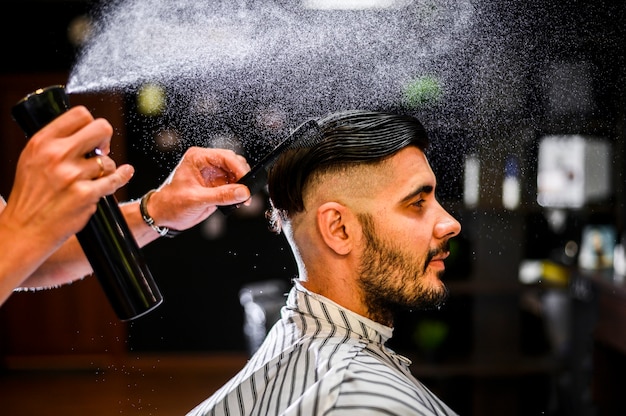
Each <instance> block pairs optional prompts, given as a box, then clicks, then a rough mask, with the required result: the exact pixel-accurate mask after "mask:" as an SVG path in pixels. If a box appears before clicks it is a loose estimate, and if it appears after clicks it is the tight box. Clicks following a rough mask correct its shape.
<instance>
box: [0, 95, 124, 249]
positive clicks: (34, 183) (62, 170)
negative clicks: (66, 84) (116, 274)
mask: <svg viewBox="0 0 626 416" xmlns="http://www.w3.org/2000/svg"><path fill="white" fill-rule="evenodd" d="M112 134H113V128H112V127H111V125H110V124H109V122H107V121H106V120H104V119H97V120H94V118H93V116H92V115H91V113H90V112H89V111H88V110H87V109H86V108H85V107H83V106H76V107H73V108H71V109H69V110H68V111H67V112H65V113H63V114H61V115H60V116H59V117H57V118H56V119H54V120H53V121H52V122H51V123H49V124H48V125H46V126H45V127H43V128H42V129H41V130H40V131H38V132H37V133H36V134H34V135H33V137H31V138H30V139H29V140H28V142H27V143H26V146H25V148H24V150H23V151H22V153H21V154H20V158H19V160H18V164H17V170H16V175H15V181H14V184H13V188H12V190H11V194H10V195H9V198H8V200H7V206H6V208H5V210H4V211H3V212H2V215H3V216H6V217H5V218H4V219H7V218H9V219H10V222H11V223H12V224H14V226H15V227H16V229H17V230H19V232H20V233H22V234H24V233H31V234H32V237H33V238H34V239H33V241H38V240H37V239H39V240H42V239H44V240H45V239H47V240H46V243H50V242H54V240H57V241H55V242H54V243H58V244H60V243H61V242H62V241H63V240H64V239H66V238H68V237H69V236H71V235H73V234H75V233H76V232H78V231H80V230H81V229H82V228H83V227H84V226H85V224H86V223H87V221H88V220H89V218H90V217H91V215H92V214H93V213H94V212H95V210H96V204H97V202H98V200H99V199H100V198H101V197H102V196H105V195H109V194H112V193H114V192H115V191H116V190H117V189H118V188H119V187H121V186H123V185H124V184H126V183H127V182H128V181H129V180H130V178H131V177H132V175H133V173H134V169H133V168H132V166H130V165H123V166H120V167H119V168H117V169H116V165H115V162H114V161H113V160H112V159H111V158H109V157H108V156H107V154H108V153H109V149H110V140H111V136H112ZM94 149H100V151H101V155H100V156H96V157H92V158H89V159H87V158H85V155H86V154H88V153H90V152H92V151H93V150H94Z"/></svg>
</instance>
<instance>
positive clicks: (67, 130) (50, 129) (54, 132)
mask: <svg viewBox="0 0 626 416" xmlns="http://www.w3.org/2000/svg"><path fill="white" fill-rule="evenodd" d="M93 120H94V118H93V116H92V115H91V113H90V112H89V110H87V108H86V107H84V106H81V105H79V106H76V107H72V108H70V109H69V110H67V111H66V112H64V113H63V114H61V115H59V116H58V117H57V118H55V119H54V120H53V121H52V122H50V123H48V124H47V125H46V126H44V127H43V128H42V129H41V130H40V132H42V133H45V134H47V135H50V136H52V137H68V136H71V135H73V134H74V133H76V132H77V131H78V130H80V129H82V128H83V127H85V126H86V125H88V124H89V123H91V122H92V121H93Z"/></svg>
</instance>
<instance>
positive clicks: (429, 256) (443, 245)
mask: <svg viewBox="0 0 626 416" xmlns="http://www.w3.org/2000/svg"><path fill="white" fill-rule="evenodd" d="M449 251H450V240H446V241H444V242H443V243H441V244H440V245H439V247H437V248H434V249H432V250H429V251H428V254H427V255H426V261H425V262H424V271H426V268H427V267H428V264H429V263H430V261H431V260H432V259H433V258H435V256H438V255H440V254H443V253H447V252H449Z"/></svg>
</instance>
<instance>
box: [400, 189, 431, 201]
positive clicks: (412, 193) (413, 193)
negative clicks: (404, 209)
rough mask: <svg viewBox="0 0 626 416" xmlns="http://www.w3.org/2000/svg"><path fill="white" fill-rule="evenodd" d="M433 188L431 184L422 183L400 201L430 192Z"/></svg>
mask: <svg viewBox="0 0 626 416" xmlns="http://www.w3.org/2000/svg"><path fill="white" fill-rule="evenodd" d="M434 189H435V187H434V186H432V185H422V186H420V187H419V188H417V189H415V190H414V191H413V192H411V193H410V194H408V195H407V196H405V197H404V198H402V201H401V202H402V203H406V202H409V201H410V200H411V199H413V198H415V197H416V196H417V195H419V194H424V193H425V194H431V193H432V192H433V190H434Z"/></svg>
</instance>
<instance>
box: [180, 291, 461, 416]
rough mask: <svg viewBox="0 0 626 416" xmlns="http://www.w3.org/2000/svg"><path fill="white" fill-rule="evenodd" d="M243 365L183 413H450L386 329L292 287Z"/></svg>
mask: <svg viewBox="0 0 626 416" xmlns="http://www.w3.org/2000/svg"><path fill="white" fill-rule="evenodd" d="M281 315H282V318H281V319H280V320H279V321H278V322H277V323H276V324H275V325H274V327H273V328H272V329H271V330H270V332H269V333H268V335H267V338H266V339H265V341H264V342H263V344H262V345H261V347H260V348H259V349H258V350H257V352H256V353H255V354H254V355H253V356H252V358H251V359H250V361H249V362H248V364H246V366H245V367H244V368H243V369H242V370H241V371H240V372H239V373H238V374H237V375H235V376H234V377H233V378H232V379H231V380H230V381H228V382H227V383H226V384H225V385H224V386H223V387H222V388H220V389H219V390H218V391H217V392H215V394H213V395H212V396H211V397H209V398H208V399H207V400H205V401H204V402H202V403H201V404H199V405H198V406H197V407H196V408H195V409H193V410H192V411H191V412H190V413H189V414H188V415H189V416H199V415H231V416H233V415H250V416H252V415H258V416H269V415H276V416H278V415H280V416H291V415H302V416H310V415H328V416H339V415H351V416H352V415H359V416H363V415H402V416H407V415H428V416H432V415H455V414H456V413H454V412H453V411H452V410H451V409H450V408H449V407H448V406H446V405H445V404H444V403H443V402H442V401H441V400H440V399H439V398H437V397H436V396H435V395H434V394H433V393H432V392H430V391H429V390H428V389H427V388H426V387H425V386H424V385H423V384H422V383H420V382H419V381H418V380H416V379H415V378H414V377H413V376H412V375H411V373H410V371H409V365H410V364H411V362H410V361H409V360H408V359H407V358H405V357H402V356H400V355H398V354H396V353H395V352H393V351H391V350H390V349H389V348H387V347H385V345H384V344H385V342H386V341H387V340H388V339H389V338H390V337H391V335H392V332H393V330H392V328H389V327H386V326H383V325H380V324H378V323H376V322H374V321H372V320H369V319H367V318H364V317H363V316H360V315H357V314H355V313H353V312H351V311H349V310H347V309H345V308H343V307H341V306H339V305H337V304H336V303H334V302H332V301H330V300H329V299H327V298H324V297H323V296H320V295H317V294H315V293H312V292H310V291H308V290H306V289H305V288H304V287H302V286H301V285H300V284H298V283H296V284H295V286H294V287H293V288H292V290H291V292H290V293H289V297H288V299H287V304H286V306H285V307H284V308H283V309H282V311H281Z"/></svg>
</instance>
